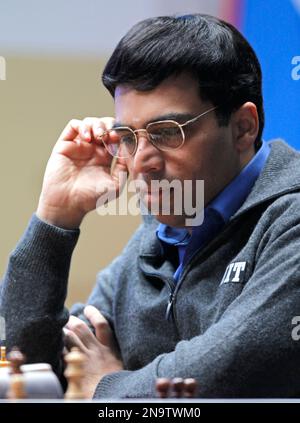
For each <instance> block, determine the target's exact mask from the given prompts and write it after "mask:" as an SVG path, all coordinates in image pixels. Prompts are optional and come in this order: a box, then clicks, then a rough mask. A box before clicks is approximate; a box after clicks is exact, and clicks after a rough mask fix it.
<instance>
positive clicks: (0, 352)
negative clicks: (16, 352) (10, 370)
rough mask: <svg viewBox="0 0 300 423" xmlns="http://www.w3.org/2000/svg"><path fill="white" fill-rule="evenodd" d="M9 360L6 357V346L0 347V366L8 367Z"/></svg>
mask: <svg viewBox="0 0 300 423" xmlns="http://www.w3.org/2000/svg"><path fill="white" fill-rule="evenodd" d="M9 365H10V363H9V361H8V360H7V359H6V347H4V346H2V347H0V367H8V366H9Z"/></svg>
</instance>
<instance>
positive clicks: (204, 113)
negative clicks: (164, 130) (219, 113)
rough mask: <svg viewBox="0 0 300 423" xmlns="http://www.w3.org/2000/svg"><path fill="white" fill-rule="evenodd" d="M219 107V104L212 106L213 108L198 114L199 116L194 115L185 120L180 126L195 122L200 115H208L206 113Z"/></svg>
mask: <svg viewBox="0 0 300 423" xmlns="http://www.w3.org/2000/svg"><path fill="white" fill-rule="evenodd" d="M217 108H218V106H215V107H212V108H211V109H208V110H206V111H205V112H203V113H201V114H200V115H198V116H196V117H194V118H193V119H190V120H188V121H187V122H184V123H183V124H181V125H180V126H181V127H182V126H186V125H188V124H189V123H193V122H195V121H196V120H197V119H199V118H200V117H202V116H204V115H206V114H207V113H209V112H212V111H213V110H216V109H217Z"/></svg>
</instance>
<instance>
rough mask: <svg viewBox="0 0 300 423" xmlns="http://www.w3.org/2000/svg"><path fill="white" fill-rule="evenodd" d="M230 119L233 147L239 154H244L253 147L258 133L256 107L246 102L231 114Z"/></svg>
mask: <svg viewBox="0 0 300 423" xmlns="http://www.w3.org/2000/svg"><path fill="white" fill-rule="evenodd" d="M231 119H232V130H233V135H234V143H235V147H236V149H237V150H238V151H239V152H240V153H242V152H245V151H247V150H249V149H250V148H251V147H252V146H254V142H255V140H256V137H257V134H258V131H259V119H258V113H257V108H256V105H255V104H254V103H252V102H250V101H247V103H244V104H243V105H242V106H241V107H240V108H239V109H238V110H236V111H235V112H234V113H233V114H232V117H231Z"/></svg>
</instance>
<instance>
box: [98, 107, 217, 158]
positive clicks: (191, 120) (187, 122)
mask: <svg viewBox="0 0 300 423" xmlns="http://www.w3.org/2000/svg"><path fill="white" fill-rule="evenodd" d="M217 108H218V106H215V107H212V108H210V109H208V110H206V111H205V112H202V113H200V115H198V116H196V117H194V118H193V119H189V120H187V121H186V122H184V123H181V124H180V123H178V122H176V120H171V119H170V120H168V119H167V120H158V121H155V122H150V123H148V125H147V126H146V128H145V129H135V130H133V129H131V128H129V126H117V127H116V128H111V129H109V130H108V131H105V132H104V133H103V134H102V135H101V136H100V137H99V138H100V139H101V141H102V143H103V144H104V147H105V148H106V150H107V151H108V153H109V154H110V155H111V156H113V155H112V154H111V152H110V151H109V150H108V147H107V145H106V143H105V142H104V141H103V137H104V136H105V135H107V134H108V133H109V132H111V131H114V130H117V129H122V130H125V129H126V130H128V131H129V132H131V133H132V134H133V135H134V138H135V148H134V150H133V152H132V153H131V154H129V156H126V157H122V156H113V157H116V158H122V159H127V158H128V157H131V156H134V155H135V153H136V150H137V148H138V141H139V140H138V137H137V135H136V134H137V133H138V132H146V134H147V139H148V140H149V142H150V143H151V144H152V145H153V146H154V147H155V148H157V149H158V150H160V151H172V150H178V149H179V148H181V147H182V146H183V144H184V142H185V133H184V130H183V128H184V127H185V126H187V125H189V124H190V123H194V122H196V121H197V120H198V119H199V118H201V117H202V116H204V115H206V114H208V113H210V112H212V111H213V110H216V109H217ZM158 123H173V124H174V123H175V124H176V125H177V126H178V127H179V129H180V131H181V135H182V143H181V144H180V145H179V146H178V147H174V148H166V149H163V148H160V147H158V146H157V145H155V143H153V141H152V140H151V137H150V134H149V132H148V128H149V127H150V126H151V125H157V124H158Z"/></svg>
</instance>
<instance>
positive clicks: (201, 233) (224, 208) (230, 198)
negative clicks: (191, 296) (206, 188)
mask: <svg viewBox="0 0 300 423" xmlns="http://www.w3.org/2000/svg"><path fill="white" fill-rule="evenodd" d="M269 153H270V147H269V145H268V143H267V142H265V141H263V142H262V146H261V147H260V149H259V150H258V152H257V153H256V154H255V156H254V157H253V158H252V160H251V161H250V162H249V163H248V164H247V165H246V166H245V167H244V168H243V169H242V171H241V172H240V173H239V174H238V175H237V176H236V177H235V178H234V179H233V180H232V181H231V182H230V183H229V184H228V185H227V186H226V187H225V188H224V189H223V191H221V192H220V193H219V194H218V195H217V197H215V198H214V200H212V201H211V202H210V203H209V204H208V205H207V206H206V207H205V209H204V220H203V223H202V224H201V225H200V226H197V227H194V228H193V229H192V234H190V233H189V232H188V230H187V229H185V228H173V227H171V226H168V225H164V224H163V223H161V224H159V226H158V228H157V230H156V235H157V237H158V239H159V240H160V241H161V243H162V245H163V247H164V248H168V245H173V246H176V247H177V249H178V258H179V267H178V268H177V270H176V272H175V273H174V280H175V282H177V281H178V279H179V277H180V275H181V272H182V269H183V267H184V266H185V264H186V263H187V262H188V261H189V260H190V259H191V258H192V256H193V255H194V254H195V253H196V252H197V251H199V250H200V249H201V248H203V247H204V246H205V245H206V244H208V242H209V241H211V240H212V239H213V238H214V237H215V236H216V235H217V234H218V232H220V231H221V229H222V228H223V226H224V225H225V224H226V223H227V222H228V221H229V219H230V217H231V216H232V215H233V214H234V213H235V212H236V211H237V210H238V209H239V208H240V206H241V205H242V204H243V202H244V201H245V200H246V198H247V197H248V195H249V193H250V191H251V189H252V187H253V185H254V183H255V181H256V179H257V178H258V176H259V174H260V172H261V170H262V168H263V167H264V165H265V163H266V160H267V158H268V156H269Z"/></svg>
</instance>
